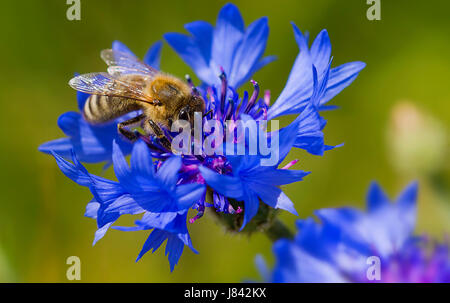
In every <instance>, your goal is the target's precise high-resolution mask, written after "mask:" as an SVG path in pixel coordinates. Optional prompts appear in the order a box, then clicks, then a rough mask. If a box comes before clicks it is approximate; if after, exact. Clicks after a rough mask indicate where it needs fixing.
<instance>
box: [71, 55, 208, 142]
mask: <svg viewBox="0 0 450 303" xmlns="http://www.w3.org/2000/svg"><path fill="white" fill-rule="evenodd" d="M101 57H102V59H103V60H104V61H105V62H106V64H107V65H108V69H107V71H108V72H107V73H106V72H102V73H89V74H83V75H79V76H76V77H74V78H72V79H71V80H70V81H69V85H70V86H71V87H72V88H74V89H76V90H78V91H81V92H85V93H88V94H91V96H90V97H89V98H88V99H87V100H86V103H85V105H84V108H83V116H84V118H85V119H86V121H88V122H89V123H91V124H101V123H106V122H109V121H111V120H113V119H116V118H118V117H120V116H123V115H125V114H127V113H130V112H134V111H138V110H141V112H142V113H141V114H140V115H138V116H137V117H135V118H132V119H129V120H127V121H124V122H122V123H119V124H118V125H117V130H118V132H119V133H120V134H122V135H123V136H125V137H126V138H127V139H129V140H130V141H134V140H136V139H137V138H138V137H139V133H138V132H136V131H131V130H130V129H131V128H132V127H138V126H140V127H142V129H143V130H144V131H145V133H146V134H147V135H154V136H156V137H158V138H159V139H160V142H161V143H162V144H163V145H164V147H166V148H168V149H170V141H169V140H168V138H167V137H166V136H165V133H164V131H163V130H162V129H161V126H162V127H164V128H166V129H169V130H170V127H171V125H172V123H173V122H174V121H176V120H187V121H189V122H190V123H191V126H192V125H193V122H194V121H193V120H194V112H201V113H204V111H205V101H204V100H203V98H202V97H201V96H200V95H199V94H198V91H197V90H196V89H193V88H191V87H190V86H189V85H188V83H186V82H184V81H182V80H180V79H178V78H176V77H174V76H172V75H169V74H166V73H162V72H160V71H158V70H156V69H154V68H152V67H150V66H149V65H147V64H145V63H144V62H142V61H140V60H139V59H138V58H137V57H135V56H133V55H130V54H127V53H124V52H119V51H114V50H112V49H106V50H103V51H102V52H101Z"/></svg>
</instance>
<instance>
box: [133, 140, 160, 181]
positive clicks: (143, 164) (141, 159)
mask: <svg viewBox="0 0 450 303" xmlns="http://www.w3.org/2000/svg"><path fill="white" fill-rule="evenodd" d="M130 165H131V170H132V171H133V172H134V173H136V174H140V175H142V176H143V177H148V178H151V179H153V177H154V173H155V170H154V167H153V160H152V155H151V153H150V149H149V148H148V146H147V144H146V143H145V142H144V141H142V140H139V141H138V142H136V143H135V144H134V146H133V150H132V152H131V160H130Z"/></svg>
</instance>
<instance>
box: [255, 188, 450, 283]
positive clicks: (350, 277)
mask: <svg viewBox="0 0 450 303" xmlns="http://www.w3.org/2000/svg"><path fill="white" fill-rule="evenodd" d="M416 200H417V183H412V184H410V185H409V186H407V187H406V189H405V190H404V191H403V192H402V193H401V194H400V195H399V197H398V198H397V199H396V202H395V203H390V201H389V198H388V197H387V196H386V194H385V193H384V192H383V190H382V189H381V188H380V186H379V185H378V184H377V183H373V184H372V185H371V186H370V189H369V192H368V195H367V208H368V211H367V212H366V213H365V212H362V211H360V210H358V209H355V208H349V207H348V208H337V209H322V210H318V211H317V212H316V215H317V217H318V218H319V219H320V221H321V223H317V222H316V221H315V220H314V219H312V218H308V219H306V220H299V221H298V222H297V226H298V228H299V230H300V231H299V232H298V234H297V236H296V237H295V240H293V241H290V240H287V239H282V240H279V241H278V242H276V243H275V244H274V247H273V250H274V254H275V258H276V264H275V267H274V269H273V272H272V273H269V272H268V270H267V269H265V268H264V265H263V263H260V266H262V272H263V273H264V275H265V276H266V278H267V280H268V281H272V282H450V258H449V246H448V243H447V244H436V245H434V246H433V249H432V250H431V251H429V250H427V248H429V247H425V246H427V245H426V244H427V241H426V240H425V238H423V237H422V238H419V237H414V236H413V231H414V226H415V223H416V208H417V206H416ZM374 258H375V259H374ZM375 260H379V265H380V267H379V268H378V269H379V272H378V273H377V272H376V271H377V270H378V269H376V268H375V267H372V266H377V263H376V262H377V261H375ZM258 262H261V260H259V261H258Z"/></svg>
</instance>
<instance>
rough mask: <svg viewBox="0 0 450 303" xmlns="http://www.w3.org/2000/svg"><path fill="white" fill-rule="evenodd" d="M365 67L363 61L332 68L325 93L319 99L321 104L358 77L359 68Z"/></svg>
mask: <svg viewBox="0 0 450 303" xmlns="http://www.w3.org/2000/svg"><path fill="white" fill-rule="evenodd" d="M364 67H366V64H365V63H364V62H349V63H345V64H342V65H340V66H338V67H335V68H332V69H331V71H330V77H329V80H328V84H327V90H326V92H325V95H324V96H323V98H322V99H321V101H320V104H321V105H323V104H325V103H327V102H328V101H330V100H331V99H332V98H334V96H336V95H337V94H339V93H340V92H341V91H342V90H343V89H344V88H346V87H347V86H349V85H350V84H351V83H352V82H353V81H354V80H355V79H356V77H358V74H359V72H360V71H361V70H363V69H364Z"/></svg>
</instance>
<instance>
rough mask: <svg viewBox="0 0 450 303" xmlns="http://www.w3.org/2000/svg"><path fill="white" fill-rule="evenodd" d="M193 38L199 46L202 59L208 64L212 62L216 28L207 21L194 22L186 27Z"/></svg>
mask: <svg viewBox="0 0 450 303" xmlns="http://www.w3.org/2000/svg"><path fill="white" fill-rule="evenodd" d="M184 28H186V30H187V31H188V32H190V33H191V34H192V36H193V39H194V42H195V43H196V44H197V46H198V49H199V50H200V53H201V54H202V57H203V58H204V60H205V62H206V63H209V62H210V60H211V47H212V39H213V31H214V28H213V27H212V25H211V24H209V23H208V22H205V21H194V22H191V23H188V24H186V25H185V26H184Z"/></svg>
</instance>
